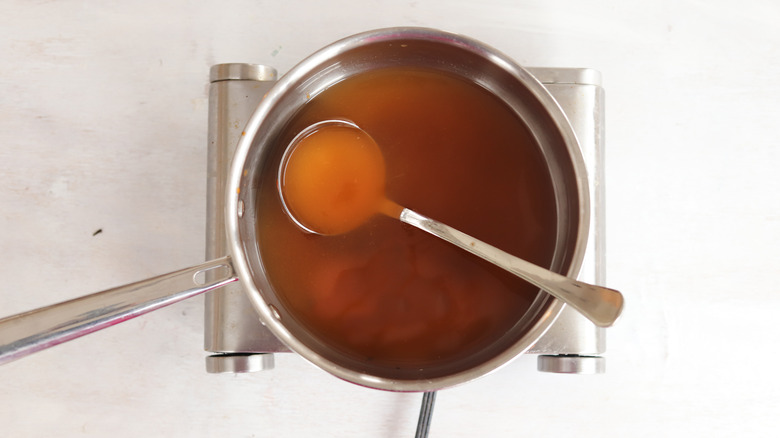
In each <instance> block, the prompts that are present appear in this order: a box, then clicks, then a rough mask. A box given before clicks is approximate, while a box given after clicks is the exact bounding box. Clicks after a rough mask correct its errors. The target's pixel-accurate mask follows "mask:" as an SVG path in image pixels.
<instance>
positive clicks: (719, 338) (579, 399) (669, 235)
mask: <svg viewBox="0 0 780 438" xmlns="http://www.w3.org/2000/svg"><path fill="white" fill-rule="evenodd" d="M778 19H780V5H779V4H778V3H777V2H775V1H772V0H766V1H759V0H748V1H742V2H728V1H722V0H718V1H709V2H704V1H672V0H665V1H655V2H639V1H618V0H614V1H601V2H580V1H572V0H557V1H546V2H529V1H496V0H493V1H490V0H486V1H482V2H476V1H471V2H465V1H422V0H421V1H411V2H381V1H361V2H358V1H346V0H341V1H330V2H319V1H307V2H294V1H288V2H271V1H241V2H221V1H198V2H188V1H170V2H158V1H148V0H145V1H137V2H110V1H103V2H98V1H92V2H89V1H86V2H85V1H61V2H43V1H36V2H32V1H21V0H12V1H6V2H4V4H3V6H2V13H0V175H2V186H0V249H2V252H3V256H2V263H0V278H2V286H0V313H1V314H2V315H10V314H13V313H17V312H21V311H25V310H28V309H31V308H35V307H39V306H42V305H46V304H50V303H53V302H56V301H61V300H64V299H69V298H73V297H77V296H79V295H82V294H85V293H88V292H94V291H97V290H101V289H104V288H107V287H111V286H115V285H119V284H123V283H127V282H130V281H135V280H139V279H143V278H148V277H150V276H152V275H155V274H160V273H164V272H167V271H170V270H173V269H177V268H180V267H185V266H189V265H192V264H195V263H197V262H199V261H201V260H203V254H204V238H203V234H204V228H205V221H204V210H205V182H206V178H205V161H206V109H207V93H206V90H207V79H208V68H209V66H210V65H212V64H215V63H220V62H256V63H266V64H271V65H274V66H276V67H277V68H278V69H279V70H280V71H281V72H284V71H286V70H288V69H289V68H290V67H291V66H292V65H294V64H295V62H297V61H298V60H300V59H302V58H303V57H304V56H306V55H307V54H309V53H311V52H312V51H314V50H316V49H317V48H319V47H321V46H323V45H325V44H328V43H330V42H332V41H334V40H336V39H338V38H340V37H343V36H346V35H349V34H352V33H355V32H358V31H362V30H367V29H372V28H377V27H385V26H392V25H423V26H431V27H437V28H441V29H444V30H449V31H455V32H459V33H464V34H467V35H469V36H472V37H475V38H478V39H481V40H483V41H485V42H487V43H488V44H491V45H493V46H495V47H497V48H499V49H501V50H502V51H504V52H506V53H507V54H509V55H510V56H512V57H514V58H515V59H517V61H518V62H520V63H521V64H524V65H536V66H569V67H593V68H596V69H599V70H601V71H602V72H603V74H604V82H605V88H606V90H607V105H608V114H607V132H608V136H607V200H608V207H607V222H608V225H607V226H608V228H607V232H608V255H607V256H608V280H609V284H610V285H611V286H613V287H616V288H619V289H621V290H623V291H624V293H625V294H626V298H627V302H628V307H627V310H626V313H625V316H624V318H623V320H622V321H621V322H620V324H619V325H618V326H617V327H615V328H613V329H611V330H610V331H609V335H608V336H609V352H608V372H607V374H605V375H601V376H561V375H543V374H539V373H537V372H535V371H534V366H535V359H534V358H532V357H526V358H521V359H519V360H518V361H516V362H515V363H513V364H511V365H510V366H508V367H506V368H505V369H502V370H500V371H499V372H497V373H495V374H493V375H491V376H488V377H486V378H483V379H481V380H479V381H476V382H473V383H470V384H468V385H465V386H462V387H459V388H455V389H450V390H446V391H444V392H442V393H440V394H439V398H438V401H437V405H436V408H435V412H434V419H433V424H432V431H431V436H434V437H460V436H462V437H467V436H468V437H471V436H490V437H493V436H495V437H498V436H501V437H515V436H531V437H538V436H549V437H556V436H566V437H569V436H575V435H576V434H579V435H581V436H587V437H596V436H599V437H601V436H605V437H658V436H723V437H732V436H772V435H774V434H775V433H776V429H777V426H778V425H779V424H780V423H778V420H777V413H778V410H779V409H780V395H778V394H780V377H778V372H777V371H776V369H775V368H776V364H777V363H778V360H780V353H778V351H779V350H778V348H777V346H776V340H777V337H778V335H779V334H780V330H778V329H777V327H776V325H775V319H774V318H776V317H777V316H776V315H777V312H778V311H779V310H780V286H778V282H777V280H776V279H775V277H776V274H777V273H778V269H777V266H778V261H779V260H780V257H778V255H777V245H778V243H780V201H778V192H780V177H778V174H777V166H778V165H780V156H779V155H780V152H779V151H780V148H778V146H777V142H778V137H780V132H779V130H778V120H779V119H780V105H779V104H778V102H779V101H780V85H778V84H780V27H778V25H777V23H778ZM98 229H102V230H103V231H102V233H100V234H98V235H96V236H93V233H94V232H95V231H96V230H98ZM202 305H203V304H202V299H194V300H192V301H189V302H184V303H180V304H177V305H174V306H172V307H170V308H167V309H164V310H161V311H159V312H157V313H154V314H150V315H147V316H145V317H142V318H139V319H137V320H133V321H130V322H127V323H125V324H122V325H120V326H116V327H113V328H111V329H108V330H106V331H104V332H100V333H96V334H93V335H90V336H89V337H86V338H82V339H79V340H76V341H73V342H70V343H68V344H64V345H61V346H59V347H56V348H54V349H52V350H49V351H46V352H42V353H39V354H37V355H34V356H31V357H28V358H26V359H23V360H20V361H17V362H14V363H11V364H8V365H5V366H2V367H0V381H1V382H2V389H1V390H0V431H2V432H0V435H2V436H11V437H38V436H60V437H72V436H99V437H102V436H111V437H138V436H161V437H162V436H165V437H212V436H246V437H252V436H255V437H260V436H278V437H296V436H334V437H335V436H339V437H366V436H378V437H409V436H413V434H414V427H415V424H416V420H417V412H418V409H419V401H420V396H419V395H415V394H394V393H385V392H380V391H373V390H367V389H363V388H359V387H356V386H354V385H351V384H347V383H344V382H341V381H338V380H336V379H335V378H333V377H330V376H329V375H327V374H325V373H324V372H322V371H319V370H317V369H315V368H313V367H312V366H310V365H308V364H306V363H304V362H303V361H302V360H301V359H300V358H298V357H296V356H293V355H283V356H280V357H278V358H277V368H276V369H275V370H274V371H272V372H268V373H261V374H254V375H236V376H234V375H209V374H206V373H205V371H204V361H203V357H204V352H203V351H202V337H203V334H202V330H203V329H202V326H203V322H202V319H203V315H202Z"/></svg>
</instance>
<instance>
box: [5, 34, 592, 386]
mask: <svg viewBox="0 0 780 438" xmlns="http://www.w3.org/2000/svg"><path fill="white" fill-rule="evenodd" d="M401 47H403V50H401V49H400V48H401ZM392 66H419V67H424V68H429V69H434V70H438V71H443V72H446V73H447V74H450V75H457V76H460V77H462V78H465V79H467V80H470V81H473V82H475V83H477V84H479V85H480V86H482V87H484V88H485V89H487V90H489V91H490V92H491V93H493V94H494V95H495V96H497V97H498V98H500V99H501V100H502V101H503V102H504V103H505V104H506V105H507V106H509V107H510V108H511V109H512V110H513V111H515V112H516V113H517V115H518V116H519V118H520V119H521V120H523V121H524V123H525V124H526V125H527V127H528V128H529V129H530V131H531V132H532V134H533V136H534V137H535V139H536V141H537V143H538V145H539V148H540V150H541V151H542V153H543V155H544V157H545V160H546V164H547V166H548V170H549V174H550V175H551V177H552V180H553V184H554V193H555V202H556V208H557V218H558V219H557V224H556V230H557V239H556V242H557V243H556V247H555V251H554V256H553V260H552V263H551V265H550V266H548V268H549V269H551V270H553V271H556V272H558V273H561V274H563V275H566V276H569V277H572V278H576V277H577V275H578V273H579V269H580V264H581V261H582V258H583V253H584V248H585V244H586V241H587V231H588V220H589V219H588V214H587V212H588V211H589V204H588V203H589V199H588V191H587V175H586V174H585V170H584V169H585V167H584V163H583V159H582V157H581V154H580V149H579V147H578V144H577V139H576V137H575V135H574V133H573V131H572V129H571V127H570V125H569V123H568V121H567V119H566V117H565V115H564V114H563V112H562V111H561V109H560V108H559V107H558V105H557V103H556V102H555V100H554V99H553V98H552V97H551V96H550V94H549V93H548V92H547V91H546V90H545V88H544V87H543V86H542V85H541V84H540V83H539V82H538V81H537V80H536V79H535V78H534V77H533V76H531V75H530V74H529V73H528V72H527V71H526V70H524V69H523V68H521V67H520V66H518V65H517V64H515V63H514V62H513V61H512V60H511V59H510V58H508V57H507V56H505V55H503V54H501V53H500V52H498V51H496V50H495V49H493V48H491V47H488V46H486V45H484V44H482V43H479V42H477V41H474V40H472V39H469V38H466V37H463V36H460V35H455V34H451V33H446V32H442V31H438V30H432V29H423V28H389V29H381V30H376V31H370V32H366V33H361V34H358V35H355V36H352V37H349V38H346V39H343V40H341V41H338V42H336V43H333V44H331V45H329V46H327V47H325V48H323V49H322V50H320V51H318V52H316V53H314V54H313V55H311V56H310V57H308V58H306V59H305V60H304V61H302V62H301V63H300V64H298V65H297V66H295V67H294V68H293V69H292V70H290V71H289V72H288V73H287V74H286V75H285V76H284V77H282V78H281V79H280V80H279V82H278V83H277V84H276V85H275V86H274V87H273V88H272V89H271V91H269V93H268V95H267V96H266V97H265V98H264V99H263V101H262V102H261V103H260V105H259V106H258V108H257V110H256V111H255V113H254V115H253V116H252V118H251V119H250V121H249V123H248V124H247V126H246V129H245V132H246V135H245V136H243V137H242V139H241V141H240V143H239V144H238V146H237V149H236V153H235V155H234V157H233V164H232V168H231V171H230V175H229V179H228V182H227V188H226V190H227V208H226V211H225V222H226V224H227V233H228V242H229V246H230V251H229V255H228V256H227V257H224V258H220V259H217V260H212V261H209V262H206V263H204V264H201V265H198V266H194V267H191V268H187V269H183V270H180V271H176V272H172V273H169V274H165V275H162V276H159V277H155V278H151V279H148V280H143V281H140V282H137V283H133V284H130V285H126V286H122V287H118V288H114V289H110V290H107V291H104V292H99V293H96V294H92V295H88V296H85V297H82V298H78V299H75V300H71V301H67V302H63V303H59V304H55V305H52V306H49V307H44V308H41V309H37V310H33V311H30V312H27V313H23V314H20V315H15V316H11V317H8V318H5V319H2V320H0V363H4V362H9V361H12V360H15V359H18V358H21V357H23V356H26V355H28V354H31V353H34V352H36V351H39V350H42V349H45V348H48V347H51V346H54V345H57V344H60V343H62V342H65V341H68V340H70V339H74V338H77V337H79V336H83V335H85V334H88V333H91V332H94V331H97V330H100V329H103V328H105V327H108V326H111V325H114V324H117V323H119V322H122V321H124V320H127V319H131V318H134V317H136V316H139V315H142V314H144V313H147V312H150V311H152V310H155V309H158V308H160V307H163V306H166V305H169V304H172V303H175V302H178V301H181V300H183V299H186V298H189V297H192V296H195V295H198V294H200V293H203V292H207V291H210V290H212V289H216V288H219V287H221V286H224V285H226V284H228V283H231V282H234V281H240V282H241V283H242V285H243V286H244V288H245V289H246V291H247V293H248V295H249V299H250V301H251V302H252V304H253V305H254V307H255V309H256V310H257V312H258V316H259V318H260V320H261V321H262V322H263V323H264V324H265V325H266V326H267V327H268V328H269V329H270V330H271V331H272V332H273V334H274V335H275V336H277V337H278V338H279V339H280V340H281V341H282V342H284V343H285V344H286V345H287V346H288V347H289V348H290V349H291V350H293V351H295V352H297V353H298V354H300V355H301V356H303V357H304V358H306V359H307V360H309V361H310V362H312V363H314V364H315V365H317V366H319V367H320V368H322V369H324V370H326V371H328V372H330V373H332V374H333V375H335V376H337V377H340V378H342V379H344V380H347V381H350V382H353V383H356V384H359V385H363V386H367V387H373V388H378V389H386V390H396V391H433V390H437V389H441V388H444V387H448V386H453V385H456V384H460V383H463V382H466V381H469V380H472V379H474V378H476V377H479V376H482V375H484V374H486V373H488V372H490V371H492V370H495V369H496V368H498V367H500V366H501V365H503V364H505V363H507V362H508V361H510V360H511V359H513V358H515V357H516V356H518V355H519V354H521V353H523V352H524V351H526V350H527V349H528V348H529V347H531V346H532V345H533V344H534V343H535V342H536V340H537V339H539V338H540V337H541V336H542V335H543V334H544V333H545V331H546V330H547V329H548V328H549V327H550V325H551V324H552V323H553V322H554V321H555V318H556V317H557V315H558V313H559V312H560V310H561V309H562V308H563V305H564V304H563V303H562V302H561V301H559V300H557V299H555V298H553V297H551V296H549V295H547V294H545V293H541V292H540V293H539V294H538V296H537V298H536V300H535V301H534V303H533V305H532V306H531V308H530V310H529V311H528V312H527V313H526V314H524V315H518V318H517V323H516V324H515V325H514V328H513V329H511V330H510V331H508V332H507V333H506V334H505V335H504V336H503V337H502V338H501V339H500V340H499V341H498V342H495V343H493V345H491V346H488V347H486V348H485V349H484V350H483V351H481V352H480V353H479V354H477V355H475V356H474V357H470V358H469V359H468V360H463V361H459V363H453V364H448V365H445V366H436V367H432V368H430V369H422V370H420V371H419V372H417V373H416V374H415V375H413V376H409V375H398V374H396V373H395V371H394V370H393V369H385V368H382V367H381V366H379V365H372V364H368V363H365V362H361V361H358V360H356V359H353V358H351V357H349V356H347V355H346V354H344V353H342V352H339V351H335V350H334V349H332V348H329V347H328V346H327V345H325V344H323V343H322V342H320V341H318V340H317V338H316V337H315V336H314V335H312V334H311V333H310V332H308V331H307V330H306V329H305V328H304V327H302V326H301V325H300V324H298V323H297V322H296V320H295V318H293V317H292V316H291V315H290V314H289V313H288V311H287V310H286V308H285V305H284V304H283V301H282V300H281V299H280V298H279V296H277V294H276V293H275V291H274V289H273V287H272V286H271V284H270V283H269V280H268V278H266V276H265V270H264V268H263V261H262V257H261V254H260V250H259V247H258V240H257V231H256V225H257V221H258V215H262V214H263V212H262V211H258V209H257V200H256V193H257V187H258V184H259V181H260V177H261V172H262V171H263V169H264V167H265V166H264V164H265V163H266V161H267V160H268V157H269V155H271V152H273V151H275V150H277V148H284V147H285V146H286V145H283V144H279V143H278V142H277V138H278V137H279V136H280V135H281V132H282V131H283V129H284V128H285V126H286V124H287V123H288V122H289V121H290V120H291V119H292V117H293V116H294V115H295V114H296V112H297V111H298V110H299V109H300V108H301V107H302V106H303V105H305V104H306V102H307V100H308V99H309V98H310V97H311V96H314V95H316V94H318V93H319V92H321V91H323V90H324V89H326V88H328V87H329V86H331V85H332V84H334V83H336V82H338V81H341V80H343V79H344V78H346V77H349V76H352V75H355V74H358V73H361V72H365V71H369V70H373V69H381V68H385V67H392Z"/></svg>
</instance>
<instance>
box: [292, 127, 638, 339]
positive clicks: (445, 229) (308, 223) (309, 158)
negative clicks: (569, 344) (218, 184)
mask: <svg viewBox="0 0 780 438" xmlns="http://www.w3.org/2000/svg"><path fill="white" fill-rule="evenodd" d="M384 177H385V174H384V158H383V156H382V152H381V150H380V148H379V145H377V143H376V142H375V141H374V140H373V139H372V138H371V136H370V135H368V134H367V133H366V132H365V131H363V130H362V129H360V127H358V126H357V125H356V124H354V123H352V122H349V121H345V120H326V121H323V122H319V123H315V124H313V125H311V126H309V127H308V128H306V129H304V130H303V131H301V133H300V134H298V135H297V136H296V137H295V138H294V139H293V140H292V141H291V142H290V144H289V145H288V147H287V149H286V150H285V153H284V155H283V157H282V161H281V165H280V168H279V181H278V182H279V183H278V184H277V186H278V188H279V194H280V196H281V199H282V204H283V206H284V209H285V211H286V212H287V214H288V215H289V216H290V218H291V219H292V220H293V221H294V222H295V223H296V224H298V225H299V226H300V227H301V228H302V229H304V230H306V231H307V232H310V233H316V234H322V235H332V234H341V233H345V232H348V231H350V230H351V229H353V228H357V227H358V226H360V225H361V224H362V223H364V222H365V221H366V220H368V218H370V217H371V216H373V215H375V214H377V213H381V214H385V215H387V216H390V217H393V218H396V219H399V220H400V221H401V222H404V223H406V224H409V225H411V226H414V227H416V228H419V229H421V230H423V231H425V232H428V233H430V234H432V235H434V236H436V237H438V238H441V239H444V240H446V241H447V242H450V243H452V244H453V245H455V246H457V247H459V248H461V249H464V250H466V251H468V252H470V253H472V254H474V255H476V256H478V257H481V258H482V259H484V260H487V261H488V262H490V263H493V264H494V265H496V266H498V267H499V268H502V269H504V270H506V271H509V272H510V273H512V274H514V275H516V276H518V277H520V278H522V279H523V280H525V281H527V282H529V283H531V284H533V285H534V286H536V287H538V288H540V289H541V290H543V291H545V292H547V293H549V294H550V295H552V296H554V297H556V298H558V299H560V300H562V301H563V302H565V303H566V304H568V305H570V306H572V307H574V308H575V309H577V311H579V312H580V313H581V314H582V315H584V316H585V317H586V318H588V319H589V320H591V321H592V322H593V323H594V324H596V325H597V326H599V327H609V326H611V325H612V324H613V323H614V322H615V320H617V318H618V317H619V316H620V313H621V312H622V310H623V295H622V294H621V293H620V292H618V291H616V290H614V289H609V288H606V287H601V286H595V285H591V284H587V283H583V282H580V281H577V280H573V279H571V278H568V277H565V276H563V275H560V274H557V273H555V272H552V271H550V270H548V269H545V268H542V267H540V266H537V265H534V264H532V263H530V262H527V261H525V260H523V259H521V258H518V257H515V256H513V255H512V254H509V253H507V252H505V251H502V250H500V249H498V248H496V247H494V246H492V245H489V244H487V243H485V242H482V241H480V240H478V239H476V238H474V237H472V236H469V235H468V234H465V233H463V232H461V231H458V230H456V229H454V228H452V227H450V226H448V225H445V224H443V223H441V222H438V221H436V220H433V219H431V218H428V217H426V216H423V215H421V214H419V213H417V212H415V211H412V210H410V209H408V208H404V207H402V206H399V205H398V204H396V203H394V202H393V201H391V200H388V199H387V198H386V197H385V194H384V184H385V181H384Z"/></svg>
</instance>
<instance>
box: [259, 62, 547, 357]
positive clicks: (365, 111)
mask: <svg viewBox="0 0 780 438" xmlns="http://www.w3.org/2000/svg"><path fill="white" fill-rule="evenodd" d="M327 119H346V120H350V121H353V122H355V123H356V124H357V125H358V126H360V127H361V128H362V129H363V130H365V131H366V132H367V133H368V134H369V135H370V136H371V137H373V138H374V140H376V142H377V143H378V144H379V146H380V148H381V149H382V153H383V155H384V157H385V163H386V181H387V182H386V194H387V198H389V199H391V200H393V201H395V202H397V203H398V204H400V205H403V206H405V207H408V208H410V209H412V210H415V211H418V212H420V213H421V214H424V215H426V216H429V217H431V218H434V219H437V220H439V221H441V222H443V223H446V224H448V225H451V226H453V227H455V228H457V229H459V230H461V231H463V232H465V233H467V234H470V235H472V236H474V237H476V238H478V239H480V240H483V241H485V242H487V243H489V244H491V245H494V246H496V247H498V248H501V249H503V250H504V251H507V252H509V253H511V254H514V255H516V256H519V257H522V258H524V259H526V260H528V261H530V262H532V263H535V264H538V265H541V266H549V264H550V260H551V259H552V255H553V251H554V247H555V238H556V235H555V233H556V209H555V200H554V194H553V187H552V181H551V179H550V175H549V172H548V170H547V166H546V164H545V161H544V157H543V155H542V153H541V151H540V149H539V146H538V145H537V143H536V141H535V140H534V138H533V137H532V135H531V134H530V132H529V131H528V129H527V127H526V126H525V125H524V124H523V122H522V121H521V120H520V119H519V118H518V116H517V115H516V114H515V113H513V112H512V111H511V110H510V109H509V107H507V106H506V105H505V104H504V103H502V102H501V101H500V100H499V99H498V98H496V97H494V96H493V95H491V94H490V93H489V92H488V91H487V90H485V89H483V88H481V87H480V86H478V85H476V84H474V83H471V82H467V81H465V80H463V79H460V78H456V77H453V76H449V75H446V74H443V73H439V72H435V71H431V70H423V69H418V68H405V67H403V68H402V67H398V68H388V69H382V70H376V71H371V72H366V73H361V74H359V75H356V76H352V77H349V78H347V79H345V80H343V81H341V82H339V83H337V84H334V85H333V86H331V87H329V88H328V89H326V90H324V91H323V92H321V93H320V94H318V95H316V96H312V97H311V98H310V100H309V101H308V102H307V103H306V105H305V106H304V107H303V109H302V110H301V111H300V112H299V113H298V114H297V115H296V117H295V119H294V120H293V121H292V122H291V123H290V125H289V126H288V127H287V128H286V131H285V133H284V134H283V135H281V136H280V137H279V139H278V140H279V144H278V147H277V148H276V149H277V152H278V153H277V156H276V157H274V158H273V159H271V160H270V163H271V165H270V166H271V167H269V168H268V169H265V170H264V172H263V177H262V178H263V180H262V181H261V184H260V190H259V195H258V196H259V199H258V236H259V241H260V250H261V255H262V258H263V264H264V267H265V269H266V275H267V277H268V279H269V281H270V283H271V284H272V286H273V287H274V289H275V291H276V293H277V294H278V295H279V296H280V298H281V299H282V300H283V302H284V303H285V305H286V307H287V310H288V311H289V312H290V314H291V315H292V316H293V317H295V318H296V319H298V320H299V321H300V322H301V323H302V324H303V325H304V326H305V327H307V328H308V330H310V331H311V333H313V334H314V335H315V336H317V337H318V338H319V339H320V340H322V342H324V343H325V344H327V345H329V346H330V347H332V348H336V349H338V350H340V351H342V352H344V353H347V354H348V355H350V356H352V357H353V358H355V359H357V360H363V361H371V362H372V363H374V364H377V365H383V366H385V365H386V366H391V367H397V368H422V367H426V366H435V365H437V364H443V363H448V362H450V361H454V360H458V359H461V358H464V357H468V356H470V355H472V354H475V353H477V352H478V351H480V350H481V349H483V348H486V347H487V346H489V345H490V344H492V343H494V342H496V341H498V340H499V339H500V338H501V337H502V336H503V335H504V334H505V333H506V332H507V331H509V330H510V329H511V328H512V327H513V326H514V325H515V323H516V322H517V321H518V320H519V319H520V317H522V315H523V314H524V313H525V312H526V311H527V310H528V308H529V307H530V305H531V303H532V301H533V300H534V299H535V297H536V295H537V293H538V289H537V288H535V287H533V286H531V285H529V284H527V283H526V282H524V281H522V280H520V279H518V278H516V277H514V276H513V275H511V274H508V273H506V272H504V271H502V270H500V269H498V268H496V267H494V266H492V265H490V264H489V263H487V262H484V261H482V260H480V259H478V258H477V257H475V256H473V255H471V254H468V253H466V252H465V251H463V250H460V249H458V248H456V247H454V246H452V245H451V244H449V243H447V242H444V241H442V240H439V239H437V238H436V237H433V236H431V235H428V234H427V233H425V232H423V231H420V230H417V229H415V228H413V227H411V226H408V225H406V224H403V223H401V222H400V221H398V220H396V219H392V218H389V217H386V216H384V215H379V214H378V215H376V216H374V217H372V218H371V219H369V220H368V221H367V222H366V223H365V224H364V225H362V226H361V227H359V228H357V229H355V230H353V231H350V232H348V233H345V234H341V235H337V236H320V235H314V234H310V233H307V232H305V231H303V230H302V229H300V228H299V227H298V226H297V225H296V224H295V223H294V222H293V221H292V220H291V219H290V218H289V217H287V216H286V214H285V212H284V210H283V208H282V206H281V203H280V199H279V195H278V191H277V181H276V178H277V172H276V168H277V167H278V164H279V160H280V158H281V153H282V151H283V149H284V147H285V146H286V144H287V143H288V142H289V141H290V140H291V139H292V138H293V137H294V136H295V135H296V134H297V133H298V132H300V131H301V130H303V129H304V128H305V127H307V126H309V125H311V124H313V123H316V122H320V121H322V120H327ZM273 166H277V167H273Z"/></svg>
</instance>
